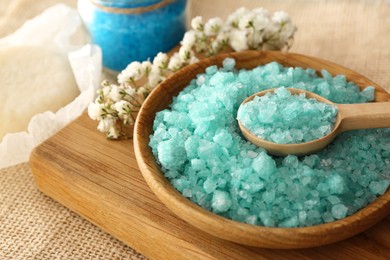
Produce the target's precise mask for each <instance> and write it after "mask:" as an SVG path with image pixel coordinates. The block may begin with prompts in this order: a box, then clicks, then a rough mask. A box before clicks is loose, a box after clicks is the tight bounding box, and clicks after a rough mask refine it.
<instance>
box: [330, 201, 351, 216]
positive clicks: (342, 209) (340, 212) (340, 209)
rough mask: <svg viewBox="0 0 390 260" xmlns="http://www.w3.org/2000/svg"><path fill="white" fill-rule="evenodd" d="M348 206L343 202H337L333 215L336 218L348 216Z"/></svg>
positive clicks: (333, 208)
mask: <svg viewBox="0 0 390 260" xmlns="http://www.w3.org/2000/svg"><path fill="white" fill-rule="evenodd" d="M347 211H348V208H347V207H346V206H344V205H343V204H337V205H334V206H333V207H332V215H333V217H334V218H335V219H342V218H345V216H347Z"/></svg>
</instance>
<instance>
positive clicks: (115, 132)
mask: <svg viewBox="0 0 390 260" xmlns="http://www.w3.org/2000/svg"><path fill="white" fill-rule="evenodd" d="M119 136H120V132H119V129H118V128H117V127H116V126H115V125H112V126H111V127H110V129H109V130H108V133H107V137H108V138H112V139H118V137H119Z"/></svg>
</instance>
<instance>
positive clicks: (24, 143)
mask: <svg viewBox="0 0 390 260" xmlns="http://www.w3.org/2000/svg"><path fill="white" fill-rule="evenodd" d="M88 42H89V38H88V34H87V33H86V32H85V30H84V28H83V25H82V22H81V19H80V17H79V14H78V12H77V10H75V9H73V8H70V7H68V6H66V5H63V4H59V5H55V6H53V7H50V8H48V9H47V10H46V11H44V12H43V13H42V14H40V15H38V16H36V17H35V18H33V19H32V20H29V21H27V22H26V23H25V24H24V25H23V26H22V27H21V28H19V29H18V30H17V31H16V32H14V33H13V34H11V35H9V36H7V37H5V38H3V39H0V48H4V47H7V46H17V45H30V46H31V45H32V46H43V47H45V48H49V49H51V50H55V51H57V52H60V53H62V54H63V55H66V56H68V58H69V62H70V65H71V68H72V71H73V74H74V76H75V79H76V82H77V85H78V87H79V89H80V92H81V93H80V95H79V96H78V97H77V98H76V99H75V100H73V101H72V102H71V103H69V104H68V105H66V106H65V107H63V108H61V109H60V110H58V111H57V112H56V113H53V112H51V111H46V112H44V113H41V114H37V115H35V116H34V117H33V118H32V119H31V120H30V123H29V125H28V129H27V131H26V132H18V133H12V134H8V135H6V136H5V137H4V138H3V140H2V142H1V143H0V169H1V168H4V167H8V166H12V165H15V164H18V163H22V162H26V161H28V159H29V156H30V153H31V151H32V149H33V148H34V147H36V146H37V145H39V144H40V143H42V142H43V141H44V140H46V139H47V138H49V137H50V136H52V135H53V134H55V133H56V132H58V131H59V130H60V129H61V128H63V127H64V126H65V125H66V124H68V123H70V122H71V121H73V120H74V119H75V118H77V117H78V116H79V115H81V113H82V112H83V111H84V110H85V109H86V107H87V106H88V104H89V103H90V102H91V101H92V100H93V99H94V97H95V93H96V90H97V89H98V87H99V83H100V80H101V71H102V61H101V60H102V55H101V50H100V48H99V47H98V46H96V45H90V44H88ZM0 90H1V87H0ZM32 98H33V97H32ZM0 120H1V119H0ZM3 123H6V122H1V121H0V124H3Z"/></svg>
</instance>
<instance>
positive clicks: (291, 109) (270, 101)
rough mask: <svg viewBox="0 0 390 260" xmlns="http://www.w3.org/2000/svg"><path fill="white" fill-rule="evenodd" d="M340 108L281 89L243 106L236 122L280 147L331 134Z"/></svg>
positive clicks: (256, 98)
mask: <svg viewBox="0 0 390 260" xmlns="http://www.w3.org/2000/svg"><path fill="white" fill-rule="evenodd" d="M336 118H337V107H336V106H333V105H330V104H326V103H323V102H319V101H317V100H316V99H314V98H307V97H306V95H305V94H304V93H303V94H299V95H292V94H291V92H290V91H289V90H288V89H286V88H284V87H280V88H278V89H276V90H275V92H274V93H270V92H268V93H267V94H266V95H264V96H261V97H259V96H255V97H254V99H253V100H251V101H249V102H247V103H245V104H242V105H241V106H240V108H239V109H238V113H237V119H238V120H239V121H240V123H241V124H242V125H243V126H244V127H245V128H246V129H248V130H249V131H250V132H251V133H252V134H254V135H256V136H258V137H260V138H262V139H264V140H267V141H270V142H273V143H278V144H296V143H302V142H309V141H312V140H315V139H318V138H321V137H324V136H326V135H327V134H329V133H330V132H331V131H332V129H333V126H334V123H335V122H336Z"/></svg>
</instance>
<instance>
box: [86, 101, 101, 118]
mask: <svg viewBox="0 0 390 260" xmlns="http://www.w3.org/2000/svg"><path fill="white" fill-rule="evenodd" d="M103 109H104V104H99V103H90V104H89V105H88V116H89V117H90V118H91V119H92V120H101V119H102V116H103V115H105V112H104V111H103Z"/></svg>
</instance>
